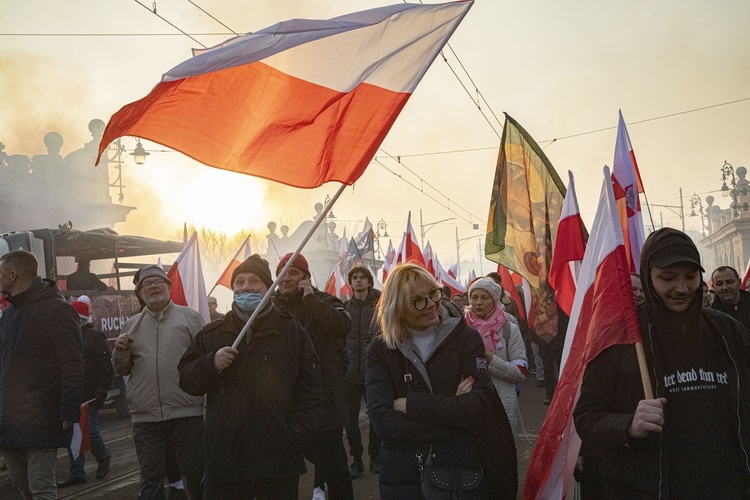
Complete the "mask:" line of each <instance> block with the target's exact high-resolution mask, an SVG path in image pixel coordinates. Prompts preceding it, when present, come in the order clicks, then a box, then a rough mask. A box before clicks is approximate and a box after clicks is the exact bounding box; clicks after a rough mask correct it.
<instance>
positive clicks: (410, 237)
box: [398, 210, 425, 267]
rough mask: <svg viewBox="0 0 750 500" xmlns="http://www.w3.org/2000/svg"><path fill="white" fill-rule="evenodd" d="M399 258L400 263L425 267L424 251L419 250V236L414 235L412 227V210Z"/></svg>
mask: <svg viewBox="0 0 750 500" xmlns="http://www.w3.org/2000/svg"><path fill="white" fill-rule="evenodd" d="M399 257H400V259H399V260H398V262H414V263H415V264H419V265H421V266H422V267H425V262H424V257H423V256H422V250H421V249H420V248H419V243H417V235H416V234H415V233H414V228H413V227H412V225H411V210H410V211H409V216H408V217H407V219H406V232H405V233H404V238H403V240H402V241H401V245H400V246H399Z"/></svg>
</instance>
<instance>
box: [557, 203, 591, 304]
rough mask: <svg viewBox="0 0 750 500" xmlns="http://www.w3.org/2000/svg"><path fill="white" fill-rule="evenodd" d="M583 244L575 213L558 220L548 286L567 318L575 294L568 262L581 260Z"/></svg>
mask: <svg viewBox="0 0 750 500" xmlns="http://www.w3.org/2000/svg"><path fill="white" fill-rule="evenodd" d="M585 242H586V237H585V235H584V232H583V221H582V220H581V215H580V214H578V213H576V214H573V215H571V216H570V217H566V218H564V219H560V223H559V224H558V226H557V239H556V240H555V250H554V252H553V257H552V264H551V265H550V272H549V284H550V286H551V287H552V288H554V289H555V300H557V303H558V304H559V305H560V308H561V309H562V310H563V311H565V314H566V315H568V316H570V311H571V310H572V309H573V298H574V297H575V294H576V280H575V278H574V277H573V272H572V270H571V269H570V262H575V261H580V260H583V254H584V252H585V251H586V243H585Z"/></svg>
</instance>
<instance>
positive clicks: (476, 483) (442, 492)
mask: <svg viewBox="0 0 750 500" xmlns="http://www.w3.org/2000/svg"><path fill="white" fill-rule="evenodd" d="M417 460H418V461H420V463H421V456H420V455H417ZM428 461H429V460H428ZM420 475H421V477H420V488H421V490H422V497H423V498H425V500H453V499H461V500H480V499H483V498H485V491H484V488H482V479H483V478H484V473H483V471H482V469H468V468H465V467H456V466H455V465H429V464H426V465H425V466H424V467H422V466H421V465H420Z"/></svg>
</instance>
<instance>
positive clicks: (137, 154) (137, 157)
mask: <svg viewBox="0 0 750 500" xmlns="http://www.w3.org/2000/svg"><path fill="white" fill-rule="evenodd" d="M150 154H151V153H149V152H148V151H146V150H145V149H143V144H141V140H140V139H138V143H137V144H136V145H135V149H134V150H133V152H132V153H130V156H132V157H133V161H134V162H135V164H136V165H143V164H144V163H146V157H147V156H148V155H150Z"/></svg>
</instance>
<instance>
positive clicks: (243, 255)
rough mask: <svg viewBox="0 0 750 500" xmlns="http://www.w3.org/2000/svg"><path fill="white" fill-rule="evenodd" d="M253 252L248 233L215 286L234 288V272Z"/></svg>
mask: <svg viewBox="0 0 750 500" xmlns="http://www.w3.org/2000/svg"><path fill="white" fill-rule="evenodd" d="M252 253H253V252H252V250H251V249H250V235H247V238H245V241H243V242H242V245H240V248H238V249H237V252H236V253H235V254H234V257H232V260H230V261H229V264H227V268H226V269H224V272H223V273H221V276H219V279H218V280H216V285H214V288H216V287H217V286H219V285H222V286H225V287H227V288H229V289H230V290H232V273H233V272H234V270H235V269H237V267H238V266H239V265H240V264H242V263H243V262H245V259H247V258H248V257H250V256H251V255H252Z"/></svg>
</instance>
